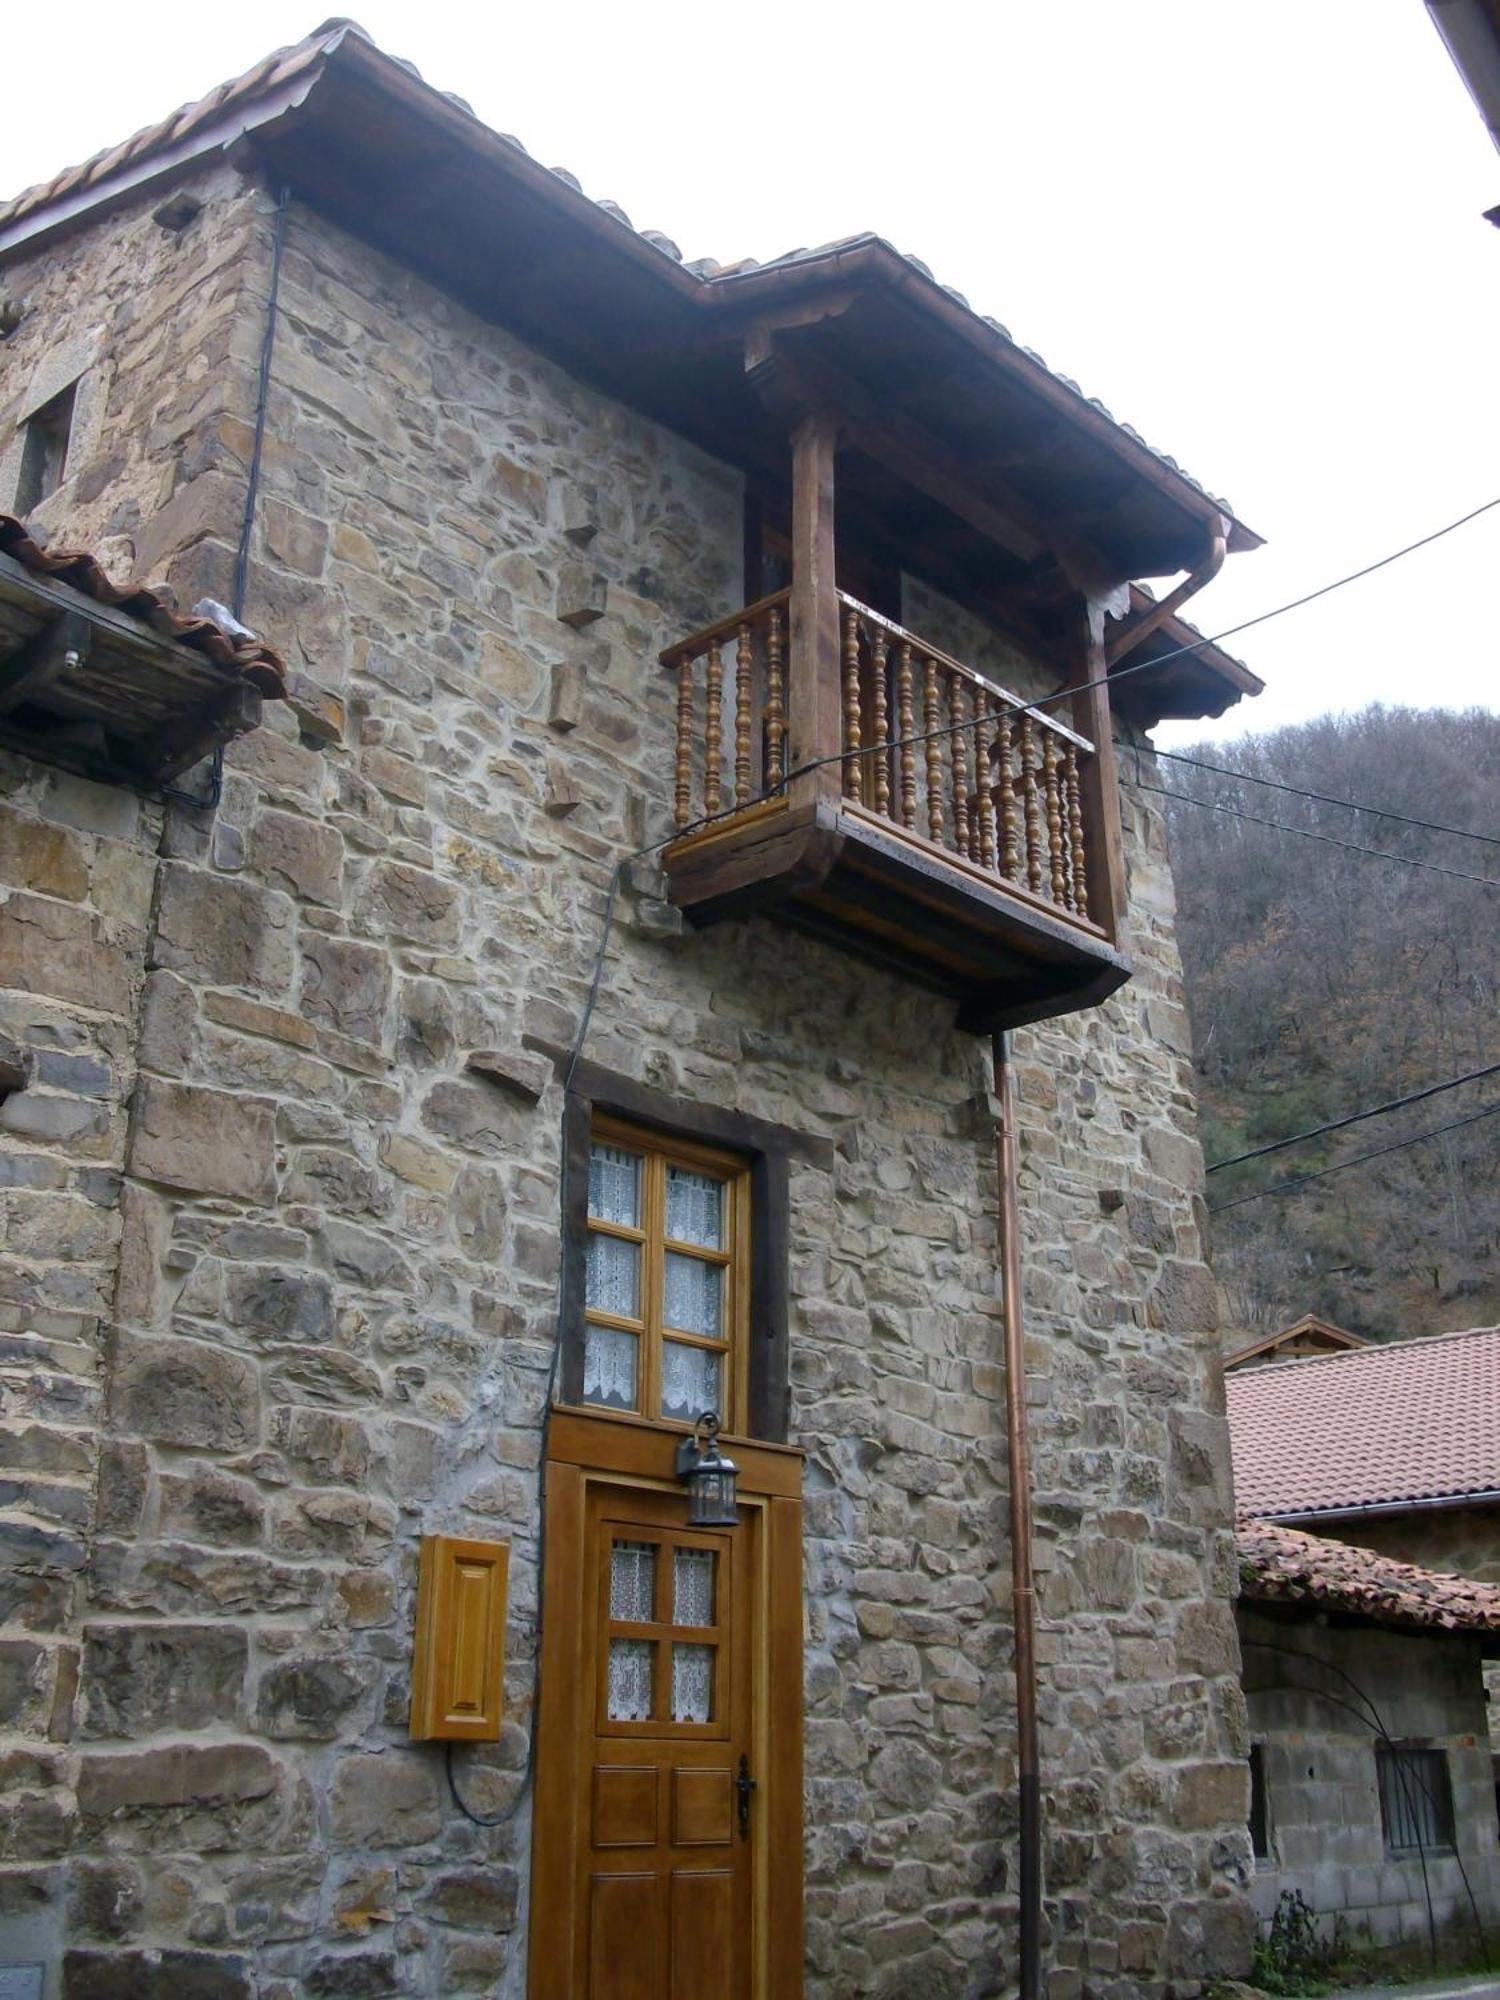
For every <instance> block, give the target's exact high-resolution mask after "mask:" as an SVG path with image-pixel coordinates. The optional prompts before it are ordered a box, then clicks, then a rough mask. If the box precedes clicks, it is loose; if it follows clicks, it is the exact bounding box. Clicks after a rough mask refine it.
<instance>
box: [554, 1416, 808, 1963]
mask: <svg viewBox="0 0 1500 2000" xmlns="http://www.w3.org/2000/svg"><path fill="white" fill-rule="evenodd" d="M678 1436H679V1434H678V1433H677V1432H674V1431H666V1430H663V1429H661V1428H660V1427H659V1426H657V1425H655V1424H650V1423H646V1422H644V1421H643V1420H642V1419H640V1418H638V1417H629V1416H617V1415H615V1414H613V1413H601V1412H597V1411H590V1412H583V1411H578V1410H571V1409H564V1408H559V1409H556V1410H554V1412H553V1414H552V1421H551V1426H550V1435H549V1438H548V1450H547V1465H546V1481H547V1503H546V1504H547V1548H546V1556H545V1573H544V1577H543V1588H544V1591H545V1598H544V1603H545V1607H546V1613H547V1615H546V1616H545V1617H544V1620H543V1625H542V1649H541V1658H540V1660H539V1661H538V1667H537V1713H536V1718H535V1722H534V1725H533V1726H534V1727H535V1728H536V1729H537V1731H538V1737H537V1756H536V1790H535V1797H534V1803H533V1819H532V1832H531V1904H530V1922H529V1933H528V1944H527V1992H528V1994H529V1995H530V2000H572V1995H573V1994H574V1993H575V1992H576V1991H577V1990H578V1988H577V1985H576V1983H575V1977H574V1975H575V1971H576V1969H577V1968H575V1966H574V1962H573V1959H574V1945H575V1940H576V1937H577V1912H576V1908H575V1897H576V1883H577V1857H578V1843H579V1842H580V1841H581V1840H582V1839H583V1837H584V1821H583V1815H584V1813H585V1812H586V1811H587V1799H586V1797H585V1787H584V1785H583V1776H584V1774H583V1772H582V1770H581V1768H580V1765H579V1760H578V1756H577V1740H578V1732H577V1702H578V1700H579V1698H580V1695H579V1690H580V1689H581V1688H583V1687H584V1686H585V1685H587V1686H588V1687H590V1688H591V1687H592V1685H593V1683H592V1680H591V1679H587V1678H586V1663H585V1662H584V1660H583V1659H582V1657H581V1654H582V1644H583V1621H582V1620H580V1619H576V1618H570V1617H569V1616H568V1615H567V1607H568V1606H569V1604H571V1603H573V1602H575V1601H576V1600H577V1597H578V1592H579V1590H580V1588H581V1583H582V1575H581V1572H582V1567H583V1561H584V1536H585V1527H586V1523H587V1519H588V1506H589V1499H590V1489H591V1488H594V1487H599V1486H607V1487H610V1488H612V1489H614V1490H616V1491H621V1490H623V1491H626V1492H628V1491H630V1490H631V1489H635V1490H636V1491H638V1492H650V1493H671V1494H675V1495H678V1496H681V1497H682V1498H683V1500H684V1505H685V1504H686V1499H685V1495H683V1489H682V1486H681V1485H680V1484H679V1482H678V1481H677V1479H676V1477H675V1476H674V1473H673V1470H672V1458H673V1454H674V1452H675V1449H676V1446H677V1443H678ZM723 1442H724V1445H725V1447H726V1449H727V1450H728V1452H729V1454H730V1455H731V1456H732V1457H733V1459H734V1460H735V1463H736V1464H737V1465H738V1466H739V1467H740V1505H741V1507H742V1508H744V1509H745V1510H746V1511H747V1512H750V1513H753V1514H754V1515H755V1517H756V1518H757V1521H758V1539H759V1547H758V1549H757V1551H756V1560H755V1567H754V1574H753V1579H752V1589H753V1593H754V1606H753V1610H752V1616H753V1618H754V1620H755V1627H754V1629H755V1643H756V1656H755V1665H754V1673H753V1706H752V1717H751V1743H752V1746H753V1747H752V1752H751V1764H752V1768H753V1770H754V1771H756V1772H757V1773H758V1774H759V1777H758V1781H757V1782H758V1783H759V1784H760V1790H759V1791H758V1793H757V1794H756V1808H757V1810H756V1811H755V1812H754V1814H753V1817H752V1821H751V1826H752V1835H751V1840H752V1870H753V1872H752V1877H751V1892H750V1893H751V1912H752V1915H751V1968H750V1991H751V1994H752V1995H753V1996H754V2000H797V1996H798V1995H800V1994H801V1992H802V1453H801V1452H800V1451H797V1450H795V1449H794V1448H792V1447H790V1446H787V1445H765V1444H756V1443H753V1442H751V1441H750V1440H749V1439H744V1438H725V1439H724V1440H723ZM736 1532H744V1526H743V1525H742V1527H741V1528H740V1529H739V1530H736ZM773 1746H774V1750H773ZM773 1758H774V1762H773ZM773 1770H774V1774H775V1775H774V1782H773V1781H772V1773H773Z"/></svg>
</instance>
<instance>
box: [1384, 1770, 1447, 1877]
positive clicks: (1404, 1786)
mask: <svg viewBox="0 0 1500 2000" xmlns="http://www.w3.org/2000/svg"><path fill="white" fill-rule="evenodd" d="M1375 1765H1376V1770H1377V1772H1378V1774H1379V1778H1380V1821H1381V1827H1382V1829H1383V1831H1384V1833H1385V1844H1386V1849H1387V1851H1388V1852H1389V1853H1391V1854H1401V1853H1407V1852H1412V1851H1415V1850H1417V1849H1427V1848H1434V1847H1451V1846H1452V1845H1453V1788H1452V1785H1451V1784H1450V1782H1449V1777H1448V1757H1447V1753H1446V1752H1445V1751H1442V1750H1425V1749H1415V1748H1413V1747H1412V1746H1410V1745H1409V1744H1386V1743H1382V1744H1379V1745H1377V1747H1376V1752H1375Z"/></svg>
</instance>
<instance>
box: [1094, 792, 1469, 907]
mask: <svg viewBox="0 0 1500 2000" xmlns="http://www.w3.org/2000/svg"><path fill="white" fill-rule="evenodd" d="M1131 782H1132V783H1133V784H1134V785H1135V787H1136V789H1137V791H1142V792H1151V793H1153V794H1154V795H1155V796H1156V797H1157V798H1159V799H1176V800H1177V802H1178V803H1179V804H1180V805H1185V806H1198V807H1200V808H1201V809H1202V810H1203V811H1204V812H1216V813H1227V814H1228V816H1229V817H1230V818H1231V819H1245V820H1249V821H1250V822H1251V823H1252V825H1254V826H1268V827H1270V828H1272V830H1273V831H1274V832H1276V833H1292V834H1295V835H1296V836H1297V838H1298V839H1299V840H1321V841H1322V842H1323V843H1324V845H1325V846H1327V847H1342V848H1344V849H1345V850H1346V851H1347V852H1348V853H1350V854H1366V855H1369V856H1370V857H1371V858H1372V859H1374V860H1376V861H1394V862H1395V863H1396V865H1397V867H1398V868H1420V869H1423V870H1424V871H1425V872H1426V873H1427V874H1429V875H1447V876H1450V877H1452V879H1453V880H1454V881H1456V882H1478V883H1479V884H1480V886H1481V887H1482V888H1485V889H1500V876H1495V875H1471V874H1470V873H1469V871H1468V869H1466V868H1445V867H1443V866H1442V864H1441V863H1439V862H1437V861H1420V860H1418V858H1417V857H1416V855H1414V854H1392V853H1391V852H1390V850H1389V849H1388V848H1384V847H1365V846H1363V845H1361V843H1360V842H1359V841H1357V840H1342V839H1340V837H1339V836H1338V835H1337V834H1336V833H1317V832H1315V831H1314V830H1313V828H1312V827H1310V826H1292V825H1291V824H1290V823H1289V822H1288V821H1286V820H1284V819H1267V818H1266V817H1265V816H1264V814H1262V813H1253V812H1246V811H1245V809H1244V807H1243V806H1231V805H1225V804H1223V803H1222V802H1221V801H1215V800H1213V799H1195V798H1194V797H1193V795H1192V793H1191V792H1174V791H1172V790H1171V789H1170V787H1168V786H1166V785H1148V784H1147V783H1146V781H1145V780H1144V779H1143V778H1136V779H1133V780H1131Z"/></svg>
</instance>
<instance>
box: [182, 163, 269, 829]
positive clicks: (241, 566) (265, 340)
mask: <svg viewBox="0 0 1500 2000" xmlns="http://www.w3.org/2000/svg"><path fill="white" fill-rule="evenodd" d="M291 197H292V191H291V189H290V188H289V187H287V186H285V185H283V187H282V190H281V194H280V196H279V197H278V199H277V203H276V233H275V235H274V237H273V238H272V244H271V290H270V296H269V298H268V299H267V301H266V330H265V333H264V335H263V337H262V339H261V344H260V371H259V375H258V377H257V381H256V391H255V440H254V443H253V444H252V446H251V449H250V471H249V475H248V477H247V479H246V481H245V507H244V512H243V514H242V515H241V517H240V542H239V548H238V549H237V551H236V553H235V559H234V600H233V602H232V603H231V604H230V607H229V609H230V610H231V611H232V612H233V614H234V616H235V618H236V619H239V618H242V617H243V616H244V613H245V586H246V581H247V579H248V576H249V572H250V537H251V534H252V532H253V531H254V528H255V508H256V501H257V499H258V497H259V494H260V461H261V453H262V450H263V449H264V446H265V441H266V405H267V403H268V402H269V401H270V396H271V355H272V351H273V350H274V348H275V345H276V314H277V304H278V301H279V299H280V296H281V253H282V251H283V249H284V248H285V247H286V212H287V207H288V205H289V203H290V201H291ZM161 796H162V797H163V798H164V799H170V800H171V801H172V803H173V804H174V805H180V806H197V807H199V808H200V809H201V810H204V811H212V809H213V808H214V807H215V806H216V805H217V804H218V803H219V801H220V799H221V798H222V797H223V796H224V746H223V744H222V743H220V744H217V745H216V746H215V749H214V762H213V770H212V772H211V774H210V776H209V781H208V790H207V791H206V792H204V793H203V794H202V795H201V796H200V795H199V794H198V793H196V792H184V791H180V790H179V789H178V788H177V786H175V785H163V786H162V788H161Z"/></svg>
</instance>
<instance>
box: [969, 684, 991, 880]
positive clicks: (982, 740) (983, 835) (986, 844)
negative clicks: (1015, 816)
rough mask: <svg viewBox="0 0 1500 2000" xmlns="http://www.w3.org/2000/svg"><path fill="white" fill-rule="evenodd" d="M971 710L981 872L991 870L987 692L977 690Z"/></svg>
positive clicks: (989, 709)
mask: <svg viewBox="0 0 1500 2000" xmlns="http://www.w3.org/2000/svg"><path fill="white" fill-rule="evenodd" d="M975 706H976V708H977V711H978V714H977V718H976V722H975V727H974V810H975V814H976V816H977V818H978V821H979V852H978V854H977V856H976V857H975V858H976V860H977V861H978V863H979V865H980V867H981V868H990V869H993V867H994V865H995V788H994V786H993V785H992V784H991V782H990V730H991V729H992V727H993V726H994V710H993V708H992V707H991V706H990V695H989V689H988V688H980V689H979V691H978V695H977V697H976V703H975Z"/></svg>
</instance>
